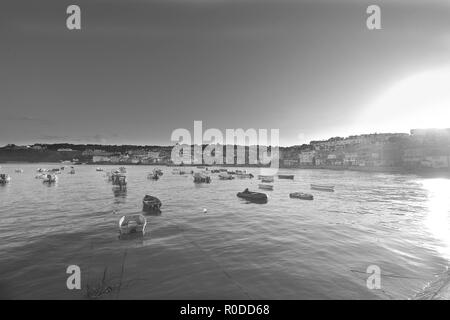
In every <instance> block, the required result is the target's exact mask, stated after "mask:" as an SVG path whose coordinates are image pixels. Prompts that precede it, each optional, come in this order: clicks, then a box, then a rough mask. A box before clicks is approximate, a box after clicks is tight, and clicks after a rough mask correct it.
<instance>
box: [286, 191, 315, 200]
mask: <svg viewBox="0 0 450 320" xmlns="http://www.w3.org/2000/svg"><path fill="white" fill-rule="evenodd" d="M289 197H290V198H296V199H302V200H314V196H313V195H312V194H309V193H303V192H293V193H290V194H289Z"/></svg>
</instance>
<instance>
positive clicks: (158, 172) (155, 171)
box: [153, 169, 163, 176]
mask: <svg viewBox="0 0 450 320" xmlns="http://www.w3.org/2000/svg"><path fill="white" fill-rule="evenodd" d="M153 173H154V174H156V175H158V176H162V175H163V172H162V170H161V169H153Z"/></svg>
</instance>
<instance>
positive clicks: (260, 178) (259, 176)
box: [258, 174, 273, 180]
mask: <svg viewBox="0 0 450 320" xmlns="http://www.w3.org/2000/svg"><path fill="white" fill-rule="evenodd" d="M262 179H273V176H265V175H262V174H258V180H262Z"/></svg>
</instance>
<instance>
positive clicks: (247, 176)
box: [236, 173, 253, 179]
mask: <svg viewBox="0 0 450 320" xmlns="http://www.w3.org/2000/svg"><path fill="white" fill-rule="evenodd" d="M236 178H239V179H252V178H253V174H251V173H236Z"/></svg>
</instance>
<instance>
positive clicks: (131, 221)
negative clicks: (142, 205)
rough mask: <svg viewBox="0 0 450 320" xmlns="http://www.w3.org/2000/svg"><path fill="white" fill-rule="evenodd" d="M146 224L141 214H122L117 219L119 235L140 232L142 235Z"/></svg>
mask: <svg viewBox="0 0 450 320" xmlns="http://www.w3.org/2000/svg"><path fill="white" fill-rule="evenodd" d="M146 226H147V219H146V218H145V217H144V216H143V215H142V214H133V215H129V216H123V217H122V218H120V220H119V231H120V234H121V235H127V234H132V233H138V234H140V233H142V235H144V234H145V227H146Z"/></svg>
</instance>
